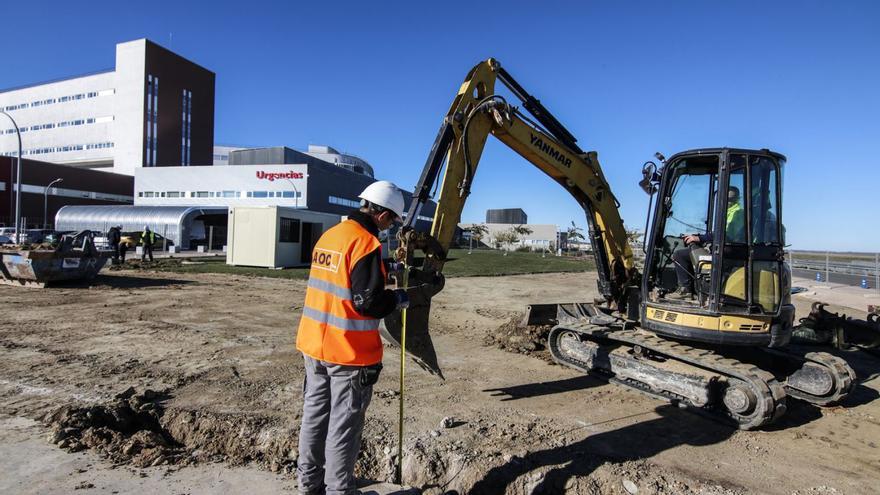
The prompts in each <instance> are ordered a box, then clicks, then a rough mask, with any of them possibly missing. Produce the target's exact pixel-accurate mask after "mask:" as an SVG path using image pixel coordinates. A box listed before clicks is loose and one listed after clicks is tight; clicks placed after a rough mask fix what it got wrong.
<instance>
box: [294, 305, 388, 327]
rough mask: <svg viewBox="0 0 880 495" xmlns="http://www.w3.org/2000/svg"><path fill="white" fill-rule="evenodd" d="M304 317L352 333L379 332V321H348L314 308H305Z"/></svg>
mask: <svg viewBox="0 0 880 495" xmlns="http://www.w3.org/2000/svg"><path fill="white" fill-rule="evenodd" d="M303 316H305V317H306V318H311V319H313V320H315V321H317V322H318V323H326V324H328V325H332V326H334V327H336V328H341V329H343V330H348V331H351V332H369V331H372V330H379V320H348V319H345V318H339V317H338V316H333V315H331V314H330V313H325V312H323V311H318V310H317V309H312V308H303Z"/></svg>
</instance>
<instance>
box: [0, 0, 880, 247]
mask: <svg viewBox="0 0 880 495" xmlns="http://www.w3.org/2000/svg"><path fill="white" fill-rule="evenodd" d="M2 18H3V19H4V21H5V22H4V26H3V39H4V40H5V42H4V43H3V45H4V49H3V69H2V71H0V87H9V86H15V85H19V84H26V83H32V82H37V81H40V80H45V79H51V78H56V77H63V76H69V75H74V74H78V73H82V72H87V71H91V70H96V69H103V68H111V67H112V66H113V64H114V46H113V45H114V44H115V43H117V42H121V41H128V40H132V39H137V38H142V37H146V38H149V39H151V40H153V41H155V42H158V43H160V44H162V45H164V46H166V47H169V48H171V49H172V50H174V51H176V52H178V53H180V54H181V55H183V56H185V57H187V58H189V59H191V60H193V61H195V62H197V63H199V64H201V65H203V66H205V67H207V68H208V69H210V70H212V71H214V72H215V73H216V74H217V101H216V127H215V141H216V142H218V143H232V144H246V145H288V146H291V147H294V148H300V149H302V148H305V147H306V145H307V144H308V143H316V144H330V145H332V146H335V147H338V148H340V149H342V150H346V151H349V152H352V153H355V154H357V155H360V156H362V157H364V158H366V159H367V160H368V161H370V162H371V163H372V164H373V165H374V166H375V168H376V171H377V175H379V176H380V177H381V178H385V179H389V180H392V181H394V182H396V183H398V184H399V185H400V186H401V187H404V188H406V189H411V188H412V187H413V186H414V184H415V181H416V180H417V178H418V175H419V172H420V170H421V167H422V165H423V163H424V160H425V157H426V156H427V153H428V151H429V148H430V146H431V143H432V142H433V139H434V136H435V133H436V131H437V128H438V126H439V124H440V120H441V118H442V116H443V115H444V114H445V112H446V110H447V109H448V106H449V104H450V102H451V100H452V98H453V96H454V95H455V92H456V90H457V88H458V86H459V84H460V83H461V81H462V80H463V78H464V76H465V75H466V73H467V71H468V70H469V69H470V67H471V66H472V65H474V64H475V63H476V62H477V61H479V60H481V59H485V58H488V57H495V58H497V59H499V60H500V61H501V63H502V64H503V65H504V66H505V67H506V68H507V69H508V70H509V71H510V72H511V73H512V74H513V75H514V77H516V78H517V79H518V80H519V81H520V82H521V83H522V84H523V85H524V86H525V87H526V89H528V90H529V91H530V92H532V93H533V94H534V95H536V96H537V97H538V98H539V99H541V100H542V102H543V103H544V104H545V105H546V106H547V107H548V108H549V109H550V110H551V111H553V112H554V113H555V114H556V115H557V117H558V118H559V119H560V120H561V121H562V122H563V123H564V124H565V125H566V126H567V127H568V128H569V129H570V130H571V131H572V132H573V133H574V134H575V136H577V137H578V139H579V143H580V144H581V147H582V148H584V149H590V150H596V151H598V152H599V157H600V160H601V161H602V163H603V166H604V169H605V173H606V176H607V177H608V180H609V182H610V183H611V185H612V187H613V189H614V191H615V193H616V195H617V196H618V198H619V199H620V202H621V203H622V213H623V218H624V219H625V220H626V222H627V224H628V225H631V226H633V227H640V226H642V225H643V224H644V218H645V209H646V207H647V196H645V195H644V194H643V193H642V192H641V191H640V190H639V189H638V187H637V186H636V183H637V181H638V180H639V178H640V177H639V170H640V166H641V164H642V163H643V162H644V161H645V160H647V159H650V158H651V156H652V154H653V153H654V152H655V151H661V152H663V153H665V154H666V155H667V156H668V155H671V154H672V153H674V152H676V151H681V150H684V149H690V148H698V147H714V146H736V147H749V148H763V147H769V148H771V149H774V150H776V151H779V152H781V153H784V154H785V155H787V156H788V158H789V162H788V169H787V172H786V176H785V203H784V213H783V214H784V217H785V223H786V225H787V227H788V241H789V243H790V244H792V245H793V247H794V248H796V249H833V250H859V251H875V250H880V221H878V218H880V215H878V211H880V199H878V196H880V190H878V189H880V188H878V185H880V184H878V183H880V181H878V175H880V173H878V170H880V160H878V158H877V152H876V149H875V147H876V146H877V145H878V144H880V28H878V25H880V4H878V3H877V2H802V1H799V2H709V1H697V2H683V1H681V2H678V1H677V2H574V1H573V2H563V3H556V2H535V1H530V2H516V1H506V2H492V1H485V0H484V1H480V2H473V1H471V2H454V1H445V2H413V1H409V2H399V3H395V2H350V3H348V2H332V1H322V2H310V3H305V2H266V3H264V2H259V1H248V2H242V1H236V2H180V1H177V2H162V1H151V2H118V1H116V2H43V1H40V2H4V6H3V12H2ZM503 207H522V208H523V209H524V210H525V211H526V212H527V213H528V215H529V221H530V222H533V223H555V224H559V225H562V226H564V225H566V224H568V223H569V222H570V221H571V220H575V221H576V222H577V223H578V224H579V225H581V226H583V225H585V221H584V219H583V215H582V213H581V212H580V211H579V209H578V207H577V205H576V204H575V202H574V200H572V199H571V198H569V197H568V196H567V195H566V194H565V193H564V192H563V191H562V190H561V189H559V188H558V186H556V185H555V184H553V183H551V182H550V181H549V180H547V179H545V178H544V177H543V176H542V175H541V174H540V173H539V172H537V171H536V170H535V169H533V168H532V167H531V166H530V165H529V164H528V163H527V162H525V161H523V160H521V159H520V158H518V156H516V155H515V154H513V153H512V152H510V151H509V150H508V149H507V148H505V147H504V146H503V145H501V144H500V143H499V142H497V141H490V143H489V145H488V146H487V149H486V153H485V154H484V158H483V160H482V162H481V164H480V171H479V173H478V174H477V177H476V182H475V185H474V187H473V193H472V196H471V199H470V200H469V203H468V205H467V208H466V209H465V213H464V215H463V218H462V220H463V221H481V220H483V219H484V215H485V210H486V209H487V208H503Z"/></svg>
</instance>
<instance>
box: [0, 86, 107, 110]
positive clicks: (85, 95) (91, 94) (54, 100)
mask: <svg viewBox="0 0 880 495" xmlns="http://www.w3.org/2000/svg"><path fill="white" fill-rule="evenodd" d="M115 92H116V90H115V89H102V90H101V91H90V92H88V93H77V94H72V95H66V96H62V97H60V98H47V99H45V100H37V101H32V102H28V103H19V104H17V105H7V106H6V108H5V110H6V111H7V112H11V111H13V110H21V109H23V108H37V107H42V106H45V105H52V104H55V103H64V102H68V101H76V100H84V99H86V98H95V97H97V96H109V95H112V94H114V93H115Z"/></svg>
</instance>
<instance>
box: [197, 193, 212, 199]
mask: <svg viewBox="0 0 880 495" xmlns="http://www.w3.org/2000/svg"><path fill="white" fill-rule="evenodd" d="M196 197H197V198H209V197H210V193H208V191H196Z"/></svg>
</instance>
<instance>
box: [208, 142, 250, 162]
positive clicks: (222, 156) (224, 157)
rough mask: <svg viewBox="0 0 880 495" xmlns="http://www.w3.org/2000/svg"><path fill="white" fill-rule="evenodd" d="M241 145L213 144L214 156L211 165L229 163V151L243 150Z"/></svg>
mask: <svg viewBox="0 0 880 495" xmlns="http://www.w3.org/2000/svg"><path fill="white" fill-rule="evenodd" d="M243 149H246V148H243V147H241V146H228V145H225V144H215V145H214V156H213V163H212V165H229V153H230V152H233V151H238V150H243Z"/></svg>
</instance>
